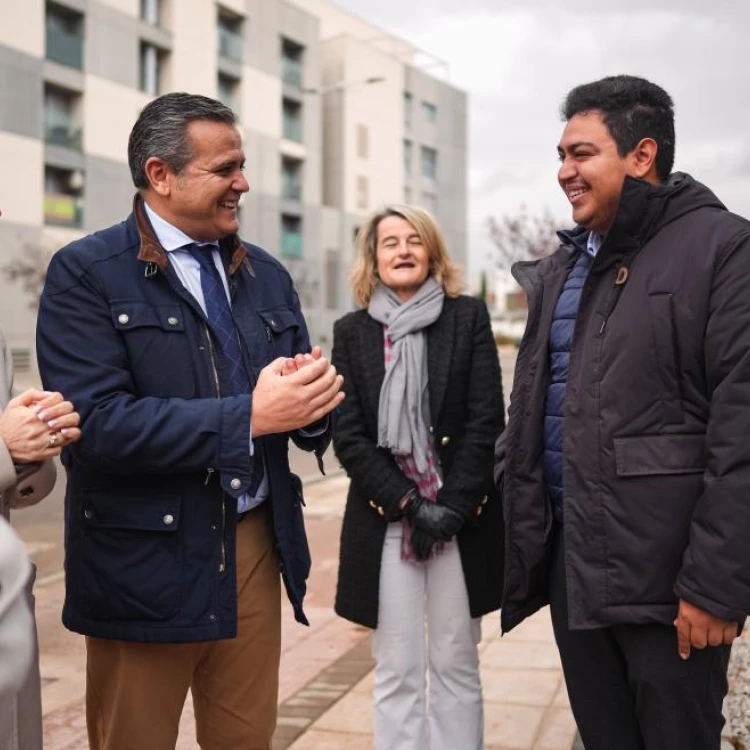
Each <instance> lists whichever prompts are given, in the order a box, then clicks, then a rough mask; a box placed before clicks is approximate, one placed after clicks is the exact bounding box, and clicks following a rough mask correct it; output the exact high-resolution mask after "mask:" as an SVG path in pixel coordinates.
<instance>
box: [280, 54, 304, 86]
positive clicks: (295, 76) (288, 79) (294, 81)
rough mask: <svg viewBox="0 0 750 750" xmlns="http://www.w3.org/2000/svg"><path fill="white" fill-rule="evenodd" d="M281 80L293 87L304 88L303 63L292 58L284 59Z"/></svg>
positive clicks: (282, 59)
mask: <svg viewBox="0 0 750 750" xmlns="http://www.w3.org/2000/svg"><path fill="white" fill-rule="evenodd" d="M281 80H282V81H283V82H284V83H288V84H290V85H291V86H298V87H299V86H302V63H301V62H300V61H299V60H293V59H292V58H290V57H282V58H281Z"/></svg>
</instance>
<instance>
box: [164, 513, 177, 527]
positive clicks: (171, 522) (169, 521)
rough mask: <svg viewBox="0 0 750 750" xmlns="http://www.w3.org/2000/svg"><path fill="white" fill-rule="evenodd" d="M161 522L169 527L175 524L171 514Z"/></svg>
mask: <svg viewBox="0 0 750 750" xmlns="http://www.w3.org/2000/svg"><path fill="white" fill-rule="evenodd" d="M161 520H162V521H164V523H165V525H167V526H169V525H170V524H173V523H174V516H173V515H172V514H171V513H167V515H166V516H164V518H162V519H161Z"/></svg>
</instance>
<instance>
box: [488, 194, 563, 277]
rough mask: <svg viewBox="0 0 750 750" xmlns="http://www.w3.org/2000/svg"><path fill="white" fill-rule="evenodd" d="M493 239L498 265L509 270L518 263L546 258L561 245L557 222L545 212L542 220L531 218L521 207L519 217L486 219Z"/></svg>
mask: <svg viewBox="0 0 750 750" xmlns="http://www.w3.org/2000/svg"><path fill="white" fill-rule="evenodd" d="M487 227H488V230H489V235H490V239H491V240H492V243H493V244H494V245H495V248H496V249H497V259H496V260H497V265H498V266H499V267H500V268H510V267H511V265H512V264H513V263H515V262H516V261H518V260H529V259H535V258H544V257H546V256H547V255H551V254H552V253H553V252H555V250H557V247H558V245H559V240H558V238H557V222H556V221H555V219H554V217H553V216H552V214H551V213H550V211H549V209H545V210H544V212H543V213H542V214H541V215H539V216H530V215H529V213H528V211H527V210H526V206H524V205H521V208H520V209H519V211H518V213H517V214H514V215H508V214H506V215H505V216H503V217H502V219H500V220H499V221H498V220H497V219H495V218H494V217H490V218H489V219H487Z"/></svg>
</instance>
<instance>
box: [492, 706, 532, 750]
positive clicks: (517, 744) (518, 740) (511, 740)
mask: <svg viewBox="0 0 750 750" xmlns="http://www.w3.org/2000/svg"><path fill="white" fill-rule="evenodd" d="M545 710H546V709H545V708H544V707H541V706H539V707H538V706H518V705H509V704H507V703H491V702H489V701H485V704H484V740H485V743H486V744H487V745H489V746H495V745H499V746H500V747H504V748H508V750H532V748H533V746H534V740H535V739H536V736H537V734H538V732H539V727H540V726H541V723H542V718H543V717H544V712H545Z"/></svg>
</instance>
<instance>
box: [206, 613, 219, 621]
mask: <svg viewBox="0 0 750 750" xmlns="http://www.w3.org/2000/svg"><path fill="white" fill-rule="evenodd" d="M208 619H209V620H211V622H216V620H218V619H219V618H218V617H217V616H216V615H215V614H214V613H213V612H211V614H210V615H209V616H208Z"/></svg>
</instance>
